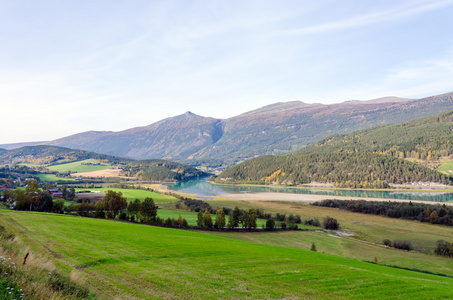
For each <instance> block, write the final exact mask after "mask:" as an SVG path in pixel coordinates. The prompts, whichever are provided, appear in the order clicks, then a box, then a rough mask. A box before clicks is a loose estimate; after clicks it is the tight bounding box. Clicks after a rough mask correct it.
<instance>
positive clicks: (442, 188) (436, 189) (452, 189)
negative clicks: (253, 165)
mask: <svg viewBox="0 0 453 300" xmlns="http://www.w3.org/2000/svg"><path fill="white" fill-rule="evenodd" d="M208 183H210V184H214V185H223V186H244V187H247V186H250V187H270V188H276V189H313V190H316V189H318V190H319V189H323V190H338V191H373V192H388V191H392V192H421V193H423V192H429V193H453V186H448V185H440V184H435V185H432V186H431V188H426V189H421V188H416V187H414V188H412V187H411V186H412V185H411V184H406V186H407V187H406V188H404V187H403V188H402V187H401V186H403V185H397V186H398V188H396V187H392V186H390V187H389V188H385V189H376V188H338V187H334V186H333V184H319V185H318V184H317V183H314V184H312V185H311V184H301V185H297V186H291V185H283V184H278V183H273V184H252V183H243V182H237V183H234V182H224V183H222V182H217V181H212V180H209V179H208ZM417 187H420V185H417ZM167 189H168V187H167Z"/></svg>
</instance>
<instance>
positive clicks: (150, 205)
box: [140, 197, 157, 224]
mask: <svg viewBox="0 0 453 300" xmlns="http://www.w3.org/2000/svg"><path fill="white" fill-rule="evenodd" d="M140 214H141V216H142V220H143V221H144V222H145V223H152V224H154V223H156V217H157V206H156V205H155V204H154V200H153V199H152V198H150V197H146V198H145V200H143V202H142V204H141V206H140Z"/></svg>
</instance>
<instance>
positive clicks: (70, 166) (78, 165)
mask: <svg viewBox="0 0 453 300" xmlns="http://www.w3.org/2000/svg"><path fill="white" fill-rule="evenodd" d="M82 163H95V164H96V163H99V161H98V160H95V159H85V160H80V161H75V162H71V163H66V164H60V165H54V166H49V167H47V169H49V170H52V171H57V172H60V173H66V172H69V171H71V172H72V173H76V172H77V173H84V172H93V171H99V170H105V169H111V168H112V167H111V166H108V165H105V164H101V165H99V166H86V165H82Z"/></svg>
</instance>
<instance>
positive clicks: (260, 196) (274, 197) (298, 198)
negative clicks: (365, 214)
mask: <svg viewBox="0 0 453 300" xmlns="http://www.w3.org/2000/svg"><path fill="white" fill-rule="evenodd" d="M216 199H228V200H246V201H283V202H305V203H312V202H316V201H321V200H331V199H338V200H365V201H392V202H409V201H412V202H413V203H425V204H434V203H436V204H445V205H448V206H453V202H434V201H424V200H405V199H391V198H369V197H350V196H335V195H316V194H290V193H275V192H257V193H239V194H229V193H228V194H227V193H224V194H221V195H219V196H217V197H215V200H216Z"/></svg>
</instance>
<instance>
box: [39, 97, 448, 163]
mask: <svg viewBox="0 0 453 300" xmlns="http://www.w3.org/2000/svg"><path fill="white" fill-rule="evenodd" d="M452 109H453V93H448V94H442V95H437V96H433V97H427V98H423V99H416V100H411V99H401V98H395V97H388V98H381V99H376V100H371V101H348V102H344V103H340V104H331V105H324V104H307V103H303V102H301V101H292V102H285V103H276V104H272V105H268V106H265V107H262V108H260V109H257V110H253V111H250V112H247V113H244V114H241V115H239V116H235V117H232V118H229V119H224V120H220V119H214V118H207V117H201V116H197V115H195V114H193V113H191V112H187V113H185V114H183V115H180V116H176V117H172V118H168V119H164V120H162V121H159V122H156V123H153V124H151V125H148V126H144V127H137V128H132V129H128V130H125V131H120V132H94V131H91V132H84V133H79V134H76V135H72V136H69V137H65V138H62V139H58V140H55V141H52V142H49V143H48V144H50V145H58V146H63V147H68V148H74V149H82V150H89V151H94V152H98V153H104V154H109V155H115V156H123V157H130V158H134V159H149V158H164V159H172V160H180V161H185V162H190V161H194V162H195V161H201V160H204V161H207V160H222V161H225V162H227V163H233V162H235V161H239V160H244V159H247V158H250V157H255V156H261V155H264V154H279V153H285V152H288V151H292V150H296V149H300V148H301V147H303V146H305V145H309V144H311V143H314V142H316V141H318V140H320V139H322V138H324V137H326V136H329V135H332V134H334V133H349V132H352V131H355V130H359V129H364V128H369V127H373V126H378V125H387V124H394V123H400V122H405V121H409V120H412V119H415V118H420V117H425V116H431V115H436V114H438V113H440V112H443V111H446V110H452Z"/></svg>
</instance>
